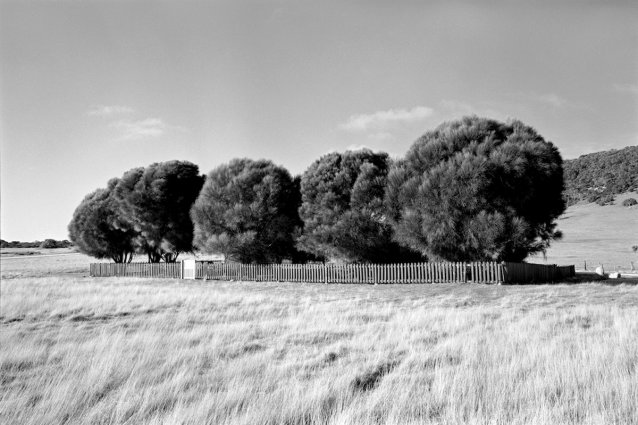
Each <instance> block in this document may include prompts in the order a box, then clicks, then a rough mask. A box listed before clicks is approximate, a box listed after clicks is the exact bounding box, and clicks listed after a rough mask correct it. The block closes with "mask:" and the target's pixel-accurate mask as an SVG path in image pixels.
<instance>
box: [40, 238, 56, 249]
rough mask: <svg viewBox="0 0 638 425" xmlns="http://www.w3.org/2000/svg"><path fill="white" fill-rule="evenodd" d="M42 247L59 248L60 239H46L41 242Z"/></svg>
mask: <svg viewBox="0 0 638 425" xmlns="http://www.w3.org/2000/svg"><path fill="white" fill-rule="evenodd" d="M40 248H44V249H51V248H58V241H56V240H55V239H45V240H44V241H42V243H41V244H40Z"/></svg>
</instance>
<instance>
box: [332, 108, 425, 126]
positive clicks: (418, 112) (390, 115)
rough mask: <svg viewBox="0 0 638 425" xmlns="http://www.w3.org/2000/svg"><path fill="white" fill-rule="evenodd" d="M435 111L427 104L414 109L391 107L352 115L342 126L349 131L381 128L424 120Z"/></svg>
mask: <svg viewBox="0 0 638 425" xmlns="http://www.w3.org/2000/svg"><path fill="white" fill-rule="evenodd" d="M433 113H434V110H433V109H432V108H428V107H427V106H415V107H414V108H412V109H409V110H408V109H389V110H387V111H377V112H374V113H371V114H358V115H352V116H351V117H350V118H348V120H347V121H346V122H345V123H343V124H342V125H341V126H340V128H342V129H344V130H347V131H366V130H370V129H381V128H384V127H386V126H388V125H392V124H395V123H410V122H417V121H420V120H423V119H425V118H428V117H430V116H431V115H432V114H433Z"/></svg>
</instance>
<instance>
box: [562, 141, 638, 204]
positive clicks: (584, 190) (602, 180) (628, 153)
mask: <svg viewBox="0 0 638 425" xmlns="http://www.w3.org/2000/svg"><path fill="white" fill-rule="evenodd" d="M563 166H564V173H565V174H564V175H565V199H566V200H567V204H568V205H574V204H576V203H577V202H579V201H586V202H596V203H597V204H599V205H607V204H610V203H612V202H613V200H614V197H615V196H616V195H619V194H621V193H626V192H631V191H638V146H628V147H626V148H624V149H620V150H610V151H603V152H596V153H591V154H588V155H582V156H580V157H578V158H576V159H570V160H566V161H565V163H564V164H563Z"/></svg>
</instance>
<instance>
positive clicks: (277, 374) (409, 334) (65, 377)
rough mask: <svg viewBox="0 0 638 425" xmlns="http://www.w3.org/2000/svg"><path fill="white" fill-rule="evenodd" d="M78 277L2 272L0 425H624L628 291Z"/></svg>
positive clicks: (634, 393)
mask: <svg viewBox="0 0 638 425" xmlns="http://www.w3.org/2000/svg"><path fill="white" fill-rule="evenodd" d="M87 262H88V259H87V258H86V257H84V256H81V255H70V256H61V257H40V258H37V257H33V258H28V259H27V258H25V259H22V258H20V259H11V260H8V259H5V260H2V277H3V279H2V285H1V288H0V290H1V293H0V295H1V296H0V330H1V332H0V423H7V424H9V423H11V424H14V423H15V424H17V423H20V424H63V423H64V424H289V425H292V424H411V423H414V424H416V423H426V424H427V423H432V424H466V423H469V424H637V423H638V286H636V285H628V284H620V285H615V286H612V285H604V284H579V285H553V286H478V285H457V286H454V285H380V286H366V285H327V286H326V285H314V284H313V285H311V284H266V283H236V282H229V283H212V282H199V281H198V282H185V281H178V280H164V281H158V280H156V281H153V280H148V279H117V278H110V279H91V278H88V277H83V273H84V274H86V263H87ZM82 265H84V268H82Z"/></svg>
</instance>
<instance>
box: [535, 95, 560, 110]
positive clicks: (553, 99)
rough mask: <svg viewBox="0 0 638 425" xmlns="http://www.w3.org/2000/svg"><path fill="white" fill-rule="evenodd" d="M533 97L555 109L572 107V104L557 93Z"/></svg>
mask: <svg viewBox="0 0 638 425" xmlns="http://www.w3.org/2000/svg"><path fill="white" fill-rule="evenodd" d="M531 97H532V99H534V100H536V101H538V102H541V103H546V104H548V105H550V106H553V107H554V108H562V107H563V106H568V105H570V102H568V101H567V100H566V99H565V98H563V97H560V96H559V95H557V94H555V93H546V94H532V95H531Z"/></svg>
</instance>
